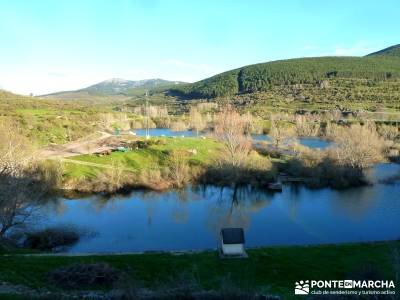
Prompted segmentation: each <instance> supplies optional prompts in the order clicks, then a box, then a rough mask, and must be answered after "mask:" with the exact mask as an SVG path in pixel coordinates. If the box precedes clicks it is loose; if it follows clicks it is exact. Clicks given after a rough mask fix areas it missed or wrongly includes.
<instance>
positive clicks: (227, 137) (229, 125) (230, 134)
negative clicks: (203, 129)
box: [214, 106, 251, 166]
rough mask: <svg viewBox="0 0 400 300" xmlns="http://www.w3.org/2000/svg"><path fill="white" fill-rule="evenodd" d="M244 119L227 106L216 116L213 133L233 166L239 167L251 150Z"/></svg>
mask: <svg viewBox="0 0 400 300" xmlns="http://www.w3.org/2000/svg"><path fill="white" fill-rule="evenodd" d="M245 129H246V119H245V118H243V117H242V116H241V115H240V114H239V113H238V112H237V111H236V110H235V109H234V108H232V107H230V106H227V107H225V108H223V109H222V111H221V112H220V113H219V114H218V115H217V116H216V120H215V125H214V133H215V136H216V138H217V139H218V140H219V141H221V142H222V143H223V144H224V146H225V149H226V151H227V153H228V158H227V160H229V162H230V163H231V164H232V165H233V166H239V165H241V164H242V163H243V162H244V160H245V158H246V156H247V154H248V153H249V151H250V148H251V137H250V136H249V135H246V134H245V133H244V132H245Z"/></svg>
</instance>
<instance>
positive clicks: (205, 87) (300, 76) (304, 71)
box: [170, 56, 400, 98]
mask: <svg viewBox="0 0 400 300" xmlns="http://www.w3.org/2000/svg"><path fill="white" fill-rule="evenodd" d="M339 78H355V79H368V80H372V81H386V80H389V79H394V78H400V59H399V58H397V57H393V56H388V57H386V56H377V57H317V58H298V59H289V60H281V61H274V62H268V63H262V64H256V65H251V66H247V67H243V68H241V69H236V70H232V71H229V72H225V73H222V74H219V75H216V76H213V77H210V78H208V79H205V80H202V81H199V82H196V83H193V84H188V85H182V86H178V87H176V88H174V89H171V90H170V91H171V93H175V94H178V95H181V96H185V97H189V98H214V97H222V96H230V95H235V94H238V93H254V92H265V91H269V90H271V88H272V87H274V86H282V85H294V84H312V85H320V84H321V82H322V81H324V80H330V79H339Z"/></svg>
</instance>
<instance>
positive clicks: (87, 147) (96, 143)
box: [39, 131, 112, 159]
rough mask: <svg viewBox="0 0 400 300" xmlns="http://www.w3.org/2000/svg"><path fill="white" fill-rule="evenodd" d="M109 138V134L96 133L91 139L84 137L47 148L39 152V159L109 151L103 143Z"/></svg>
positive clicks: (108, 147)
mask: <svg viewBox="0 0 400 300" xmlns="http://www.w3.org/2000/svg"><path fill="white" fill-rule="evenodd" d="M110 137H112V135H111V134H109V133H107V132H103V131H98V132H96V133H95V134H93V136H92V137H86V138H85V139H81V140H78V141H73V142H70V143H67V144H64V145H52V146H48V147H46V148H44V149H42V150H41V151H40V152H39V157H40V158H42V159H49V158H61V157H70V156H75V155H81V154H88V153H94V152H100V151H105V150H110V149H111V147H110V146H108V145H107V143H104V141H105V140H106V139H108V138H110Z"/></svg>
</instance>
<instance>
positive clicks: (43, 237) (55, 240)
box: [24, 227, 79, 250]
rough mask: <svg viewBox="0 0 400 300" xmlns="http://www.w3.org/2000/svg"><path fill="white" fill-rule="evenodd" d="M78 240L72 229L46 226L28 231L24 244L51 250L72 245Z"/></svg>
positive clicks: (77, 235)
mask: <svg viewBox="0 0 400 300" xmlns="http://www.w3.org/2000/svg"><path fill="white" fill-rule="evenodd" d="M78 240H79V234H78V233H77V232H76V230H74V229H71V228H67V227H62V228H61V227H60V228H47V229H44V230H40V231H36V232H30V233H28V234H27V236H26V239H25V241H24V246H25V247H28V248H31V249H38V250H53V249H55V248H58V247H63V246H69V245H72V244H74V243H76V242H77V241H78Z"/></svg>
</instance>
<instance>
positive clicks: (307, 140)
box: [133, 128, 332, 149]
mask: <svg viewBox="0 0 400 300" xmlns="http://www.w3.org/2000/svg"><path fill="white" fill-rule="evenodd" d="M133 132H136V134H137V135H138V136H145V135H146V130H145V129H135V130H133ZM149 134H150V136H156V137H159V136H172V137H173V136H176V137H181V136H184V137H196V136H197V134H196V132H194V131H191V130H185V131H173V130H171V129H168V128H151V129H149ZM200 135H201V134H200ZM252 137H253V139H254V140H255V141H271V138H270V137H269V136H268V135H266V134H253V135H252ZM298 141H299V143H300V144H301V145H303V146H306V147H309V148H314V149H316V148H320V149H324V148H327V147H329V146H330V145H331V144H332V142H330V141H327V140H324V139H321V138H317V137H299V138H298Z"/></svg>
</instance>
